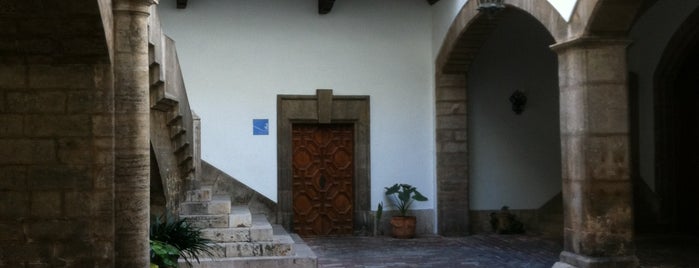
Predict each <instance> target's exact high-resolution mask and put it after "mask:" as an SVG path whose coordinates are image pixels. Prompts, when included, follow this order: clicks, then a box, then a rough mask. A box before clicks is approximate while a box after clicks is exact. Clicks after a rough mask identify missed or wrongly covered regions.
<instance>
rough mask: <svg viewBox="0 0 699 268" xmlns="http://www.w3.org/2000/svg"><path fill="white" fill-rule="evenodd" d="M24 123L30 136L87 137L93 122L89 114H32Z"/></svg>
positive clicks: (26, 132) (25, 130) (25, 131)
mask: <svg viewBox="0 0 699 268" xmlns="http://www.w3.org/2000/svg"><path fill="white" fill-rule="evenodd" d="M24 124H25V129H24V133H25V135H27V136H30V137H85V136H88V135H90V126H91V125H92V122H91V121H90V116H89V115H31V116H27V117H26V118H25V123H24Z"/></svg>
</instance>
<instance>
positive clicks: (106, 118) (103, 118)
mask: <svg viewBox="0 0 699 268" xmlns="http://www.w3.org/2000/svg"><path fill="white" fill-rule="evenodd" d="M91 119H92V133H93V134H94V135H95V136H97V137H113V136H114V117H113V116H112V115H94V116H92V118H91Z"/></svg>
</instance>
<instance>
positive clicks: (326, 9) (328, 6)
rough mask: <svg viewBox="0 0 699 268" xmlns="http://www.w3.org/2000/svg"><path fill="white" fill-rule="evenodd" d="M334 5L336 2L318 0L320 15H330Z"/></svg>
mask: <svg viewBox="0 0 699 268" xmlns="http://www.w3.org/2000/svg"><path fill="white" fill-rule="evenodd" d="M334 4H335V0H318V14H321V15H324V14H328V13H330V10H332V9H333V5H334Z"/></svg>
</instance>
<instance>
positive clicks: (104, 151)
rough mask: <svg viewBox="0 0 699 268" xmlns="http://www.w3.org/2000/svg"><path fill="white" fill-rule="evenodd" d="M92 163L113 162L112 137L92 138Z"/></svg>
mask: <svg viewBox="0 0 699 268" xmlns="http://www.w3.org/2000/svg"><path fill="white" fill-rule="evenodd" d="M92 146H93V147H92V148H93V153H92V163H94V164H102V165H104V164H111V163H114V154H113V152H114V139H113V138H111V137H107V138H95V139H93V140H92Z"/></svg>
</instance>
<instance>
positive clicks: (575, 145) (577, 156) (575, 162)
mask: <svg viewBox="0 0 699 268" xmlns="http://www.w3.org/2000/svg"><path fill="white" fill-rule="evenodd" d="M584 148H585V137H582V136H577V135H562V136H561V173H562V177H563V181H581V180H584V179H585V178H586V176H587V173H586V169H585V151H584Z"/></svg>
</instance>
